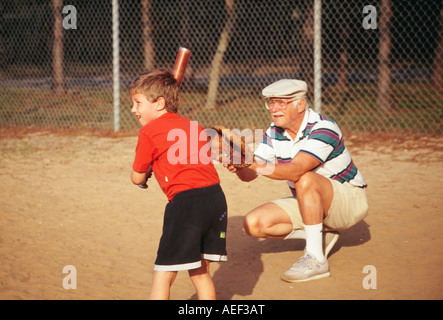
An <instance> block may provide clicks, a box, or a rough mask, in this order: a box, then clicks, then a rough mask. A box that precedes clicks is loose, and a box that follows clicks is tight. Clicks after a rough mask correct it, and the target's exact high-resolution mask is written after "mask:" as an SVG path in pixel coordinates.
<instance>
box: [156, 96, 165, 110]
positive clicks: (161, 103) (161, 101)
mask: <svg viewBox="0 0 443 320" xmlns="http://www.w3.org/2000/svg"><path fill="white" fill-rule="evenodd" d="M157 103H158V104H157V111H162V110H163V109H164V108H166V100H165V98H163V97H159V98H158V99H157Z"/></svg>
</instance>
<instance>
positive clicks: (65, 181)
mask: <svg viewBox="0 0 443 320" xmlns="http://www.w3.org/2000/svg"><path fill="white" fill-rule="evenodd" d="M0 134H1V139H0V151H1V160H0V179H1V184H0V195H1V197H0V299H60V300H64V299H146V298H147V296H148V293H149V289H150V285H151V279H152V268H153V264H154V260H155V256H156V251H157V245H158V240H159V238H160V235H161V227H162V222H163V220H162V219H163V210H164V206H165V204H166V201H167V200H166V197H165V196H164V194H163V193H162V192H161V190H160V189H159V187H158V185H157V182H156V181H155V180H152V181H150V183H149V189H148V190H142V189H140V188H138V187H136V186H133V185H132V183H131V182H130V179H129V174H130V170H131V165H132V160H133V156H134V150H135V145H136V141H137V137H136V134H134V135H126V136H125V135H117V136H102V135H97V134H90V133H85V134H59V133H58V134H54V133H51V132H49V131H29V132H21V133H17V132H10V131H8V130H5V129H2V130H0ZM346 145H347V147H348V149H349V150H350V152H351V154H352V156H353V158H354V162H355V163H356V165H357V166H358V168H359V169H360V170H361V172H362V173H363V175H364V177H365V180H366V182H367V183H368V185H369V187H368V189H367V192H368V199H369V206H370V210H369V215H368V217H367V218H366V219H365V220H364V221H362V222H360V223H358V224H357V225H355V226H354V227H352V228H351V229H349V230H346V231H344V232H342V233H341V236H340V238H339V241H338V243H337V244H336V246H335V247H334V249H333V250H332V252H331V254H330V256H329V264H330V268H331V277H330V278H326V279H322V280H316V281H311V282H306V283H297V284H295V283H286V282H283V281H281V280H280V274H281V273H282V272H284V271H286V270H287V269H288V268H289V267H290V266H291V265H292V263H294V262H295V261H296V260H297V259H298V257H299V256H300V255H301V254H302V253H303V248H304V241H303V240H286V241H285V240H264V239H255V238H252V237H249V236H247V235H246V234H245V232H244V231H243V229H242V219H243V216H244V215H245V214H246V213H247V212H248V211H249V210H251V209H253V208H255V207H256V206H258V205H260V204H262V203H264V202H267V201H269V200H272V199H276V198H279V197H283V196H287V195H289V189H288V188H287V186H286V183H285V182H282V181H272V180H269V179H266V178H263V177H261V178H259V179H257V180H255V181H253V182H251V183H244V182H241V181H239V180H238V179H237V177H236V176H235V175H233V174H231V173H229V172H228V171H227V170H226V169H224V168H223V167H220V165H217V166H216V167H217V170H218V172H219V174H220V178H221V184H222V187H223V189H224V191H225V194H226V196H227V200H228V207H229V228H228V235H227V239H228V259H229V261H228V262H225V263H214V264H213V265H212V268H211V272H212V275H213V278H214V282H215V286H216V289H217V295H218V299H233V300H251V299H257V300H261V299H269V300H273V299H279V300H286V299H442V298H443V268H442V266H443V255H442V253H443V252H442V248H443V236H442V228H443V214H442V213H443V212H442V205H443V138H441V137H440V138H435V137H434V138H432V137H422V138H412V137H409V138H407V139H406V138H399V137H397V138H395V137H394V138H389V137H379V138H370V137H366V138H359V137H358V136H357V135H353V136H349V137H347V143H346ZM65 266H74V267H75V271H76V278H77V288H76V289H65V288H64V285H63V284H64V280H65V281H66V280H67V278H66V279H65V277H71V276H74V275H75V273H74V272H73V271H72V269H71V270H68V271H67V270H65V273H64V272H63V269H64V267H65ZM365 266H373V267H371V268H372V269H371V271H370V272H369V273H363V269H364V268H365ZM367 276H371V278H372V282H371V285H372V286H374V287H376V288H373V289H365V287H364V285H363V284H364V283H365V281H366V280H367V278H366V279H365V277H367ZM69 284H71V285H72V284H73V282H69ZM171 298H172V299H195V295H194V289H193V287H192V285H191V282H190V280H189V278H188V276H187V273H186V272H180V273H179V275H178V277H177V279H176V282H175V283H174V285H173V287H172V293H171Z"/></svg>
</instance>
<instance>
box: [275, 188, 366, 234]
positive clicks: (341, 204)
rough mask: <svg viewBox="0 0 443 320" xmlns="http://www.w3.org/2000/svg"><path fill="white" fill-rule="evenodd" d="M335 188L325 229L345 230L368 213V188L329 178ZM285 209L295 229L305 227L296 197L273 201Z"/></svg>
mask: <svg viewBox="0 0 443 320" xmlns="http://www.w3.org/2000/svg"><path fill="white" fill-rule="evenodd" d="M329 181H331V183H332V187H333V189H334V198H333V199H332V203H331V207H330V208H329V212H328V216H327V217H326V219H324V220H323V224H324V226H325V229H331V230H345V229H348V228H350V227H352V226H353V225H355V224H356V223H357V222H359V221H360V220H362V219H363V218H364V217H366V216H367V214H368V200H367V198H366V190H365V189H363V188H359V187H354V186H352V185H351V184H350V183H347V182H345V183H344V184H342V183H340V182H338V181H336V180H329ZM271 202H273V203H275V204H276V205H278V206H280V207H281V208H282V209H283V210H285V211H286V212H287V213H288V215H289V218H290V219H291V222H292V226H293V229H294V230H296V229H303V219H302V217H301V214H300V210H299V208H298V202H297V199H295V198H294V197H289V198H282V199H278V200H274V201H271Z"/></svg>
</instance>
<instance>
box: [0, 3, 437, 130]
mask: <svg viewBox="0 0 443 320" xmlns="http://www.w3.org/2000/svg"><path fill="white" fill-rule="evenodd" d="M116 3H117V4H118V7H119V8H118V11H117V13H118V20H117V21H116V16H115V13H116V12H115V11H114V20H113V1H112V0H106V1H103V0H88V1H80V0H65V1H63V0H47V1H37V0H20V1H16V0H2V1H1V2H0V85H1V87H0V125H1V126H3V127H9V126H33V127H42V128H100V129H112V128H115V127H114V126H115V123H116V122H115V120H116V119H115V114H116V115H117V116H118V119H117V120H118V127H117V128H116V129H120V128H121V129H134V130H135V128H138V123H137V121H136V120H135V119H134V117H133V116H132V115H131V113H130V108H131V101H130V97H129V96H128V93H127V88H128V86H129V84H130V82H131V81H132V79H134V78H135V77H136V76H137V75H138V74H139V73H141V72H144V71H145V70H147V69H152V68H160V67H162V68H169V69H172V65H173V63H174V60H175V55H176V53H177V49H178V48H179V46H180V45H187V46H188V47H189V48H191V49H192V56H191V60H190V63H189V65H188V69H187V73H186V75H185V79H184V80H183V84H182V88H181V107H180V110H179V112H180V114H182V115H184V116H187V117H189V118H192V119H194V120H197V121H198V122H199V123H200V124H202V125H203V126H211V125H213V124H221V125H225V126H228V127H231V128H239V129H243V128H251V129H254V128H263V129H264V128H266V127H268V126H269V124H270V121H271V119H270V116H269V113H268V111H267V110H266V109H265V108H264V106H263V102H262V100H261V96H260V93H261V90H262V89H263V88H264V87H265V86H267V85H268V84H270V83H272V82H274V81H276V80H279V79H281V78H299V79H303V80H305V81H306V82H307V83H308V84H309V90H310V91H309V93H310V96H309V97H310V100H311V102H312V103H311V107H312V108H316V109H317V110H320V111H321V113H322V114H324V115H327V116H329V117H332V118H333V119H335V120H336V121H337V122H338V123H339V125H340V127H341V128H342V130H344V131H349V132H372V133H384V132H395V133H414V134H434V135H441V134H442V132H443V130H442V127H443V126H442V118H443V106H442V100H443V99H442V98H443V96H442V88H443V85H442V84H443V79H442V72H443V71H442V70H443V62H442V61H443V59H442V54H443V32H442V28H443V27H442V25H443V18H442V7H443V6H442V1H441V0H432V1H431V0H429V1H394V0H381V1H368V2H362V1H349V0H342V1H338V0H336V1H334V0H329V1H327V0H323V1H320V0H276V1H260V0H209V1H203V0H202V1H199V0H120V1H118V0H114V8H116V7H115V4H116ZM315 4H320V5H321V6H317V7H316V6H315ZM320 8H321V11H319V10H318V9H320ZM316 14H317V15H316ZM116 23H118V31H119V37H118V39H119V45H118V47H117V48H116V46H115V45H114V51H113V26H114V32H115V31H116V29H115V28H116V26H117V24H116ZM114 35H115V33H114ZM319 40H320V41H321V42H319ZM114 44H115V42H114ZM316 45H317V49H318V50H317V51H316V50H315V48H316ZM116 49H118V52H117V53H118V59H117V60H113V54H114V56H115V54H116V51H115V50H116ZM315 54H317V56H315ZM113 61H114V62H115V61H118V62H119V64H118V69H117V71H118V80H119V82H116V81H115V74H116V73H115V72H116V69H115V67H116V65H115V64H114V65H113ZM315 70H321V73H320V74H319V76H317V77H316V74H315ZM316 80H318V82H317V83H316ZM116 83H117V84H118V85H120V88H119V89H118V92H117V93H118V95H116V92H115V91H114V87H113V86H114V85H115V84H116ZM210 87H211V88H212V89H211V90H209V88H210ZM315 91H317V93H321V94H320V95H314V93H315ZM114 97H116V98H117V101H116V102H117V103H115V102H114ZM314 97H315V101H314ZM115 106H117V107H118V112H117V113H114V107H115Z"/></svg>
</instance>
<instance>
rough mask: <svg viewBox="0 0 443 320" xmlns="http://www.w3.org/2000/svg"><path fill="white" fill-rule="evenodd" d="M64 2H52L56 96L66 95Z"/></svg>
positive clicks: (53, 85)
mask: <svg viewBox="0 0 443 320" xmlns="http://www.w3.org/2000/svg"><path fill="white" fill-rule="evenodd" d="M62 7H63V0H52V12H53V15H54V39H53V44H52V73H53V78H52V89H53V91H54V93H55V94H56V95H62V94H64V93H65V76H64V72H63V25H62Z"/></svg>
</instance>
